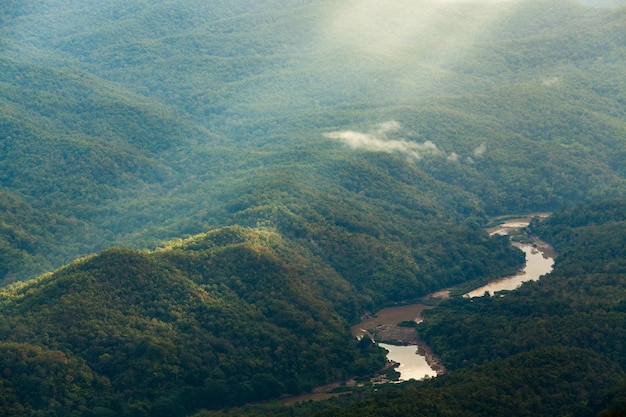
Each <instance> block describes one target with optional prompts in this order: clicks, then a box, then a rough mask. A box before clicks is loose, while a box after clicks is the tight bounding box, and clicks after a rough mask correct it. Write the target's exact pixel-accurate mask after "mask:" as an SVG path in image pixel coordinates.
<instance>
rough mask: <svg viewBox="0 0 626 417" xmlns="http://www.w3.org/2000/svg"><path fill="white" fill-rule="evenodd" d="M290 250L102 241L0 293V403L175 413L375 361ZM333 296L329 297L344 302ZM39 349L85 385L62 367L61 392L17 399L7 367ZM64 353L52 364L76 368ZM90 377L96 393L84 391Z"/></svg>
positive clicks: (250, 237)
mask: <svg viewBox="0 0 626 417" xmlns="http://www.w3.org/2000/svg"><path fill="white" fill-rule="evenodd" d="M278 253H283V256H280V255H278ZM290 253H291V254H292V255H291V257H286V255H287V254H290ZM294 256H295V255H294V254H293V249H292V248H289V247H287V246H285V243H283V241H282V239H281V238H280V236H278V235H276V234H275V233H273V232H270V231H264V230H250V229H244V228H241V227H233V228H227V229H224V230H219V231H215V232H211V233H208V234H206V235H203V236H198V237H194V238H191V239H190V240H187V241H183V242H182V243H181V244H180V245H178V246H173V247H171V248H169V249H162V250H159V251H157V252H152V253H141V252H134V251H129V250H124V249H111V250H108V251H105V252H103V253H101V254H99V255H96V256H93V257H90V258H87V259H84V260H81V261H77V262H75V263H73V264H71V265H69V266H67V267H65V268H63V269H61V270H59V271H57V272H56V273H54V274H51V275H49V276H46V277H42V278H39V279H37V280H34V281H31V282H29V283H27V284H21V285H18V286H14V287H9V288H8V289H7V290H6V291H5V292H4V293H3V294H2V297H3V298H2V308H1V310H0V311H1V313H0V314H2V324H1V325H0V339H1V340H3V341H4V342H3V343H5V344H6V346H9V347H10V348H11V349H12V351H13V352H14V353H13V358H14V359H13V364H11V365H10V366H9V368H10V369H11V370H13V371H11V370H9V371H7V372H8V373H9V374H11V375H14V378H17V379H11V378H9V379H8V382H7V384H9V385H8V387H10V388H11V390H10V391H7V399H6V401H5V402H6V403H7V404H9V405H8V406H7V407H9V408H8V409H10V410H13V409H19V407H24V408H23V409H24V410H25V411H24V412H25V414H23V415H36V413H37V412H39V411H38V410H43V409H45V408H46V407H47V402H48V401H55V402H59V403H61V404H64V405H65V406H66V408H63V409H62V410H65V409H67V407H71V405H72V404H74V402H70V400H71V401H75V402H76V401H78V402H80V403H81V404H84V407H83V408H84V409H85V410H87V409H90V408H92V407H93V408H95V407H107V408H110V409H112V410H114V411H115V412H116V413H120V414H121V415H162V414H164V415H185V413H188V412H190V411H193V410H195V409H198V408H200V407H204V408H220V407H224V406H228V405H236V404H241V403H244V402H250V401H259V400H263V399H268V398H273V397H276V396H278V395H280V394H284V393H290V394H297V393H299V392H301V391H303V390H310V389H311V388H312V387H313V386H316V385H321V384H325V383H328V382H332V381H336V380H341V379H345V378H348V377H349V376H351V375H353V374H362V373H371V372H373V371H375V370H376V369H379V368H380V367H382V365H383V364H384V353H383V352H382V350H380V349H378V348H376V347H375V345H373V344H371V343H370V344H369V346H363V345H362V344H359V345H357V341H356V340H355V339H353V338H352V336H351V335H350V333H349V331H348V330H347V327H348V326H347V323H346V321H345V319H344V318H342V317H341V316H340V315H339V314H338V313H337V312H336V310H335V307H334V305H333V304H332V303H331V302H329V301H327V300H326V299H324V298H322V297H321V293H322V292H323V291H330V289H332V288H336V287H337V286H340V287H341V286H342V285H344V284H343V283H341V282H340V281H341V279H340V278H339V277H338V276H336V275H334V276H333V275H330V276H329V275H324V274H323V270H320V269H319V268H318V267H317V266H316V264H315V263H314V262H313V260H312V259H310V258H306V257H304V256H302V253H301V254H300V257H299V258H298V262H297V263H293V262H292V261H293V260H294V259H295V258H294ZM333 280H336V281H339V282H334V281H333ZM322 287H325V289H324V288H322ZM336 292H337V294H336V295H335V297H334V298H335V301H336V302H337V305H339V304H340V302H341V301H345V302H346V303H348V304H349V303H350V302H354V301H351V300H350V298H351V297H352V296H351V295H350V294H349V293H345V292H340V291H336ZM38 350H41V351H44V352H46V351H48V350H49V351H53V353H51V355H52V354H53V355H59V357H60V358H65V357H67V358H71V361H75V362H76V363H77V364H78V365H80V366H82V367H83V368H84V369H82V370H81V371H80V372H82V374H85V375H88V376H89V378H87V377H84V378H83V379H84V380H83V379H79V378H78V377H77V376H74V375H72V374H71V373H70V371H69V370H68V371H67V373H66V374H67V375H71V376H72V381H69V382H71V383H72V384H71V387H76V388H72V390H73V391H71V392H72V393H73V394H72V396H71V398H69V397H68V396H69V393H68V392H66V391H64V390H65V388H63V387H61V386H59V387H57V388H55V390H56V391H55V392H54V396H52V397H50V399H49V400H48V399H47V398H48V397H47V394H46V395H43V394H42V395H43V396H42V397H41V398H42V400H40V401H39V402H36V401H34V400H33V399H32V398H33V397H30V396H25V397H24V396H23V397H20V395H22V394H20V392H21V390H22V388H23V384H24V382H23V381H22V379H20V378H25V377H26V375H27V373H24V372H22V371H20V372H19V373H18V370H23V369H22V368H24V367H26V366H29V362H27V361H26V359H27V358H29V357H31V356H32V355H30V354H29V353H28V352H29V351H38ZM54 352H58V353H54ZM54 357H56V356H54ZM22 358H23V359H22ZM46 360H47V359H46ZM7 361H9V362H10V360H9V359H7ZM71 361H70V362H67V361H66V362H63V363H65V364H66V366H67V367H71V366H74V367H75V366H78V365H74V364H73V363H74V362H71ZM7 363H8V362H7ZM7 366H8V365H7ZM41 366H42V369H44V370H45V372H52V374H53V375H55V376H59V375H60V376H59V377H60V378H61V377H62V378H65V375H66V374H63V375H62V374H61V372H62V371H57V370H55V368H53V367H52V365H51V366H47V365H45V364H44V365H41ZM24 369H25V368H24ZM11 372H14V374H12V373H11ZM63 372H66V371H63ZM28 374H29V375H30V378H33V381H32V386H31V388H29V391H28V392H31V391H32V390H34V391H32V392H36V390H38V389H41V390H43V388H42V387H43V385H42V384H44V383H45V381H44V379H45V378H47V376H46V375H47V374H41V375H40V373H34V374H33V373H28ZM18 375H19V377H18ZM40 378H41V379H40ZM85 378H87V379H85ZM94 381H95V382H94ZM98 381H100V382H98ZM102 381H106V384H108V385H107V389H106V391H102V390H96V389H95V388H94V384H96V382H97V383H98V384H100V383H103V382H102ZM52 383H53V382H52ZM67 389H70V388H67ZM44 391H45V390H44ZM44 391H42V392H44ZM14 392H16V393H17V394H15V395H17V396H15V395H13V394H12V393H14ZM46 392H47V391H46ZM9 394H11V395H12V396H9ZM50 395H52V394H50ZM66 397H68V398H66ZM41 401H43V402H41ZM58 410H61V409H60V408H59V409H58ZM140 410H144V411H140ZM98 412H103V410H100V411H98ZM55 413H57V414H49V415H61V414H59V413H62V411H55ZM46 415H47V414H46Z"/></svg>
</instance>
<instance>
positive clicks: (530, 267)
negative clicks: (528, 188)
mask: <svg viewBox="0 0 626 417" xmlns="http://www.w3.org/2000/svg"><path fill="white" fill-rule="evenodd" d="M529 222H530V219H514V220H510V221H507V222H505V223H503V224H502V225H500V226H498V227H497V228H494V229H492V231H491V234H492V235H494V234H503V235H506V234H508V233H510V232H511V231H512V230H517V229H520V228H522V227H526V226H528V224H529ZM513 244H514V245H515V246H517V247H518V248H520V249H521V250H523V251H524V253H525V254H526V264H525V265H524V268H523V269H522V270H521V271H519V272H518V273H517V274H515V275H511V276H509V277H504V278H498V279H496V280H493V281H491V282H489V283H488V284H487V285H485V286H482V287H480V288H476V289H475V290H473V291H470V292H468V293H467V294H465V295H464V296H465V297H470V298H472V297H482V296H483V295H485V293H486V292H487V293H489V295H491V296H493V295H494V294H495V293H496V292H498V291H504V290H508V291H512V290H515V289H517V288H519V287H520V286H521V285H522V284H523V283H524V282H528V281H538V280H539V279H540V278H541V277H542V276H544V275H546V274H549V273H550V272H552V269H553V267H554V251H552V250H551V248H550V246H549V245H548V244H546V243H545V242H542V241H539V240H537V241H535V243H534V244H525V243H517V242H516V243H513Z"/></svg>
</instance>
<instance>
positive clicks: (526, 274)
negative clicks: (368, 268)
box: [352, 218, 554, 381]
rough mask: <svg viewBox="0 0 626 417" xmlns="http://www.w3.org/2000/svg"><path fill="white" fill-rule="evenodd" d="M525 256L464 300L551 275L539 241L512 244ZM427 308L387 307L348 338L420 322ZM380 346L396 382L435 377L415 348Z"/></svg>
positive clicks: (503, 229) (510, 224) (503, 228)
mask: <svg viewBox="0 0 626 417" xmlns="http://www.w3.org/2000/svg"><path fill="white" fill-rule="evenodd" d="M529 222H530V218H523V219H513V220H509V221H506V222H504V223H502V224H501V225H499V226H498V227H496V228H494V229H490V230H489V232H490V234H492V235H493V234H508V233H509V232H511V231H513V230H517V229H520V228H523V227H526V226H528V224H529ZM513 244H514V245H515V246H517V247H519V248H520V249H521V250H522V251H524V253H525V254H526V264H525V265H524V268H522V269H521V270H520V271H519V272H518V273H517V274H515V275H513V276H510V277H504V278H500V279H497V280H494V281H492V282H489V283H488V284H487V285H485V286H482V287H480V288H477V289H475V290H473V291H470V292H468V293H467V294H465V296H466V297H478V296H484V295H485V293H486V292H487V293H489V295H494V293H496V292H498V291H503V290H514V289H516V288H519V287H520V286H521V285H522V283H524V282H526V281H536V280H538V279H540V278H541V277H542V276H543V275H545V274H548V273H550V272H551V271H552V267H553V265H554V252H553V251H552V250H551V248H550V247H549V246H548V245H547V244H545V243H544V242H541V241H538V240H536V241H534V242H533V244H522V243H517V242H514V243H513ZM446 294H447V292H446V291H443V292H439V293H437V295H438V296H442V295H443V296H445V295H446ZM427 308H431V307H429V306H425V305H423V304H412V305H406V306H401V307H390V308H386V309H383V310H381V311H379V312H378V313H377V314H376V316H375V317H372V318H368V319H366V320H364V321H362V322H361V323H358V324H357V325H355V326H353V327H352V334H353V335H354V336H356V337H360V336H362V335H363V334H365V333H367V330H370V329H375V328H377V327H379V326H394V325H396V324H397V323H399V322H401V321H405V320H415V321H420V320H421V314H422V312H423V311H424V310H425V309H427ZM379 345H380V346H382V347H384V348H385V349H387V351H388V352H389V353H388V354H387V359H389V360H390V361H393V362H396V363H399V364H400V365H399V366H398V367H397V368H396V370H397V371H398V372H400V381H406V380H409V379H418V380H419V379H424V378H426V377H432V376H436V375H437V372H436V371H435V370H433V369H432V368H431V366H430V365H429V364H428V362H427V361H426V357H425V356H423V355H420V354H417V353H418V352H417V346H415V345H409V346H394V345H388V344H382V343H379Z"/></svg>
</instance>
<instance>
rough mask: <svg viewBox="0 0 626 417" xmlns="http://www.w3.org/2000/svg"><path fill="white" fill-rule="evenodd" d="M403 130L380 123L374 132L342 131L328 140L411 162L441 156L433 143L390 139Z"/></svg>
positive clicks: (333, 134) (331, 133)
mask: <svg viewBox="0 0 626 417" xmlns="http://www.w3.org/2000/svg"><path fill="white" fill-rule="evenodd" d="M400 129H401V125H400V123H398V122H396V121H394V120H391V121H388V122H384V123H380V124H379V125H377V126H376V129H374V131H372V132H369V133H362V132H356V131H353V130H341V131H336V132H330V133H326V134H325V135H324V136H325V137H326V138H328V139H333V140H337V141H339V142H342V143H344V144H345V145H347V146H348V147H350V148H351V149H360V150H365V151H370V152H385V153H390V154H399V155H404V156H406V157H407V158H409V159H411V160H420V159H422V158H423V157H424V156H426V155H441V154H442V152H441V151H440V150H439V148H437V145H435V144H434V143H433V142H431V141H429V140H427V141H425V142H421V143H420V142H413V141H409V140H406V139H390V138H389V137H388V133H391V132H395V131H398V130H400Z"/></svg>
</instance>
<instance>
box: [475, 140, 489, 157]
mask: <svg viewBox="0 0 626 417" xmlns="http://www.w3.org/2000/svg"><path fill="white" fill-rule="evenodd" d="M485 152H487V145H485V144H484V143H483V144H482V145H480V146H479V147H477V148H476V149H474V152H473V153H474V156H475V157H477V158H480V157H481V156H483V155H484V154H485Z"/></svg>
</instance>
